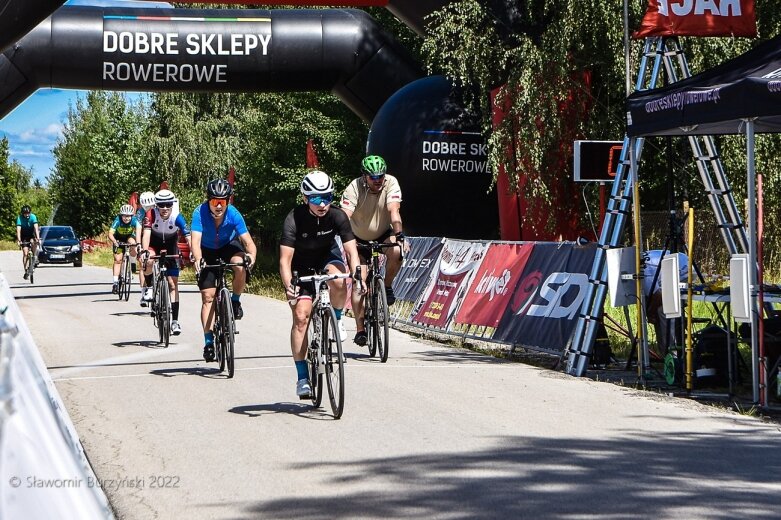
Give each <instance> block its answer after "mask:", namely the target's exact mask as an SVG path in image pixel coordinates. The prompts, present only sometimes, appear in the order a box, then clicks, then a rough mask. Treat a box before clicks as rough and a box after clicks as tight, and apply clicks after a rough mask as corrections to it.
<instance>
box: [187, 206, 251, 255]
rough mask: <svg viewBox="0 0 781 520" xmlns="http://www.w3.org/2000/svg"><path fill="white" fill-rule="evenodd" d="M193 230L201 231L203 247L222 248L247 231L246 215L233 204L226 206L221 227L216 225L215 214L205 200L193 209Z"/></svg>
mask: <svg viewBox="0 0 781 520" xmlns="http://www.w3.org/2000/svg"><path fill="white" fill-rule="evenodd" d="M192 231H197V232H199V233H201V247H205V248H208V249H220V248H222V247H223V246H225V245H227V244H229V243H230V242H231V240H233V239H235V238H237V237H238V236H240V235H243V234H244V233H247V225H246V224H245V223H244V217H242V216H241V213H239V210H237V209H236V208H235V207H233V205H230V204H229V205H228V207H227V208H225V217H224V218H223V220H222V224H220V227H219V228H218V227H216V226H215V225H214V216H212V214H211V212H210V211H209V203H208V202H204V203H203V204H201V205H200V206H198V207H197V208H195V211H193V221H192Z"/></svg>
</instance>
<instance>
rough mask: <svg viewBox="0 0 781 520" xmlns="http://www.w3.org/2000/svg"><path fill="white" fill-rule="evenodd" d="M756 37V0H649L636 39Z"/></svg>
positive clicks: (635, 35)
mask: <svg viewBox="0 0 781 520" xmlns="http://www.w3.org/2000/svg"><path fill="white" fill-rule="evenodd" d="M756 35H757V23H756V15H755V13H754V0H721V1H719V0H648V9H647V11H646V13H645V16H644V17H643V21H642V23H641V24H640V28H639V29H638V30H637V31H636V32H635V33H634V34H633V35H632V36H633V37H634V38H647V37H649V36H733V37H734V36H747V37H750V38H753V37H756Z"/></svg>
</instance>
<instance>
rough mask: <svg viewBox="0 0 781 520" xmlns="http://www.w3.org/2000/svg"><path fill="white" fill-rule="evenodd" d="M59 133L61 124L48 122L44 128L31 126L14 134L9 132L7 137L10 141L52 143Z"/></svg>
mask: <svg viewBox="0 0 781 520" xmlns="http://www.w3.org/2000/svg"><path fill="white" fill-rule="evenodd" d="M61 133H62V124H60V123H50V124H49V125H48V126H46V127H44V128H31V129H29V130H25V131H23V132H21V133H19V134H16V135H14V134H11V133H9V134H8V139H9V141H11V142H12V143H13V142H14V141H16V142H20V143H27V144H48V145H53V144H54V142H55V141H56V140H57V138H58V137H59V136H60V134H61Z"/></svg>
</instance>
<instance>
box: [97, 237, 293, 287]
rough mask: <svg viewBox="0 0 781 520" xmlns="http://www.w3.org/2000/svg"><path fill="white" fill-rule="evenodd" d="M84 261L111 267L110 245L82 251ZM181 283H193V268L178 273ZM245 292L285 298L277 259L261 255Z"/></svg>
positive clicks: (98, 265)
mask: <svg viewBox="0 0 781 520" xmlns="http://www.w3.org/2000/svg"><path fill="white" fill-rule="evenodd" d="M83 259H84V263H85V264H89V265H94V266H97V267H106V268H111V266H112V265H113V263H114V255H113V254H112V252H111V248H110V247H101V248H97V249H94V250H93V251H91V252H89V253H84V256H83ZM179 280H180V281H181V282H182V283H192V284H194V283H195V269H193V268H192V267H185V268H184V269H182V270H181V272H180V274H179ZM244 292H246V293H249V294H258V295H260V296H267V297H269V298H274V299H277V300H285V291H284V290H283V289H282V283H281V282H280V281H279V274H277V260H276V258H273V257H267V256H266V257H261V258H259V259H258V261H257V263H256V265H255V267H254V268H253V270H252V278H251V279H250V283H249V284H248V285H247V288H246V289H245V291H244Z"/></svg>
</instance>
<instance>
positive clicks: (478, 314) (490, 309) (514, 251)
mask: <svg viewBox="0 0 781 520" xmlns="http://www.w3.org/2000/svg"><path fill="white" fill-rule="evenodd" d="M532 249H534V244H491V245H490V246H489V247H488V253H487V254H486V255H485V258H484V259H483V263H482V264H480V270H479V271H478V272H477V275H476V276H475V278H474V281H473V282H472V285H470V286H469V290H468V292H467V295H466V299H465V300H464V303H463V304H462V305H461V308H460V309H459V310H458V313H457V314H456V318H455V320H456V323H467V324H470V325H484V326H487V327H496V326H497V325H498V324H499V320H501V319H502V315H503V314H504V309H505V308H506V307H507V303H508V302H509V301H510V297H511V296H512V294H513V290H514V289H515V286H516V285H517V284H518V279H519V278H520V276H521V273H523V268H524V267H525V266H526V260H528V259H529V255H531V252H532Z"/></svg>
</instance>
